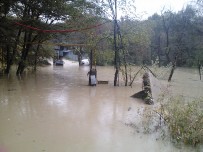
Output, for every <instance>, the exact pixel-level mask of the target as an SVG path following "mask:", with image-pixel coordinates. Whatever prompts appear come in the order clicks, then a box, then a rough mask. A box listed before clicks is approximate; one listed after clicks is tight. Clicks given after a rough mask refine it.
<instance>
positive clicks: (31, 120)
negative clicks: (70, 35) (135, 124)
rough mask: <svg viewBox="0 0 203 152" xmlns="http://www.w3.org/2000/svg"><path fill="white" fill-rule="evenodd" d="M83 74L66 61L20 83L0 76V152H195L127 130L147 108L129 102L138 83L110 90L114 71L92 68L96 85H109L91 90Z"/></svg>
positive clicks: (138, 89)
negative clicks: (101, 81)
mask: <svg viewBox="0 0 203 152" xmlns="http://www.w3.org/2000/svg"><path fill="white" fill-rule="evenodd" d="M88 70H89V67H87V66H84V67H78V64H77V63H72V62H70V61H66V64H65V66H64V67H53V66H49V67H44V68H41V69H40V70H39V71H38V72H37V74H27V75H24V76H22V77H21V78H19V77H16V76H15V75H14V74H13V75H10V76H9V77H7V76H2V77H0V152H131V151H140V152H149V151H150V152H172V151H174V152H176V151H177V152H179V151H188V152H189V151H193V150H194V151H195V149H193V148H190V147H182V148H177V147H175V146H174V145H173V144H172V143H171V142H170V141H169V140H160V139H157V137H156V136H155V135H154V134H143V133H140V132H137V131H135V129H134V128H132V127H130V126H128V125H126V124H128V123H129V122H130V121H136V118H137V111H138V110H139V109H143V108H146V107H147V108H150V106H148V105H145V104H144V103H143V102H142V101H141V100H138V99H134V98H131V97H130V96H131V95H133V94H134V93H135V92H138V91H140V89H141V83H140V80H139V79H137V80H135V83H134V85H133V87H132V88H131V87H125V86H120V87H114V86H113V76H114V69H113V67H97V71H98V73H97V74H98V80H104V81H109V84H100V85H97V86H96V87H90V86H88V85H87V84H88V77H87V72H88ZM179 72H180V71H179ZM140 127H142V126H140ZM200 151H201V149H200Z"/></svg>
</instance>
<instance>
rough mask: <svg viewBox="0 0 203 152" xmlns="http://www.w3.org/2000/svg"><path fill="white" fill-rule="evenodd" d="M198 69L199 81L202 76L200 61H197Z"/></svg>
mask: <svg viewBox="0 0 203 152" xmlns="http://www.w3.org/2000/svg"><path fill="white" fill-rule="evenodd" d="M198 69H199V78H200V80H201V79H202V74H201V69H202V66H201V63H200V61H198Z"/></svg>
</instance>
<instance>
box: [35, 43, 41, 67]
mask: <svg viewBox="0 0 203 152" xmlns="http://www.w3.org/2000/svg"><path fill="white" fill-rule="evenodd" d="M39 47H40V41H39V42H38V44H37V49H36V51H35V63H34V71H37V58H38V52H39Z"/></svg>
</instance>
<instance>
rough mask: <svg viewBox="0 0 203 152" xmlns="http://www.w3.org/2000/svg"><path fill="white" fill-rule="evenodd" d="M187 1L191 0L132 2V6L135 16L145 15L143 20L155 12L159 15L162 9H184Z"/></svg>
mask: <svg viewBox="0 0 203 152" xmlns="http://www.w3.org/2000/svg"><path fill="white" fill-rule="evenodd" d="M189 1H191V0H134V2H133V4H134V6H135V7H136V14H146V15H144V16H143V18H147V17H148V16H151V15H153V14H154V13H155V12H157V13H158V14H160V12H161V10H162V9H163V8H166V9H170V10H171V11H173V12H177V11H179V10H181V9H182V8H183V7H185V6H186V5H187V4H188V3H189ZM118 15H120V14H118Z"/></svg>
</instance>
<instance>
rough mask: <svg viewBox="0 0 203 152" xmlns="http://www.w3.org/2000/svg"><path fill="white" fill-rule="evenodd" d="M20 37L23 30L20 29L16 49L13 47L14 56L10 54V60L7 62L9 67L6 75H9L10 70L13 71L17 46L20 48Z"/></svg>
mask: <svg viewBox="0 0 203 152" xmlns="http://www.w3.org/2000/svg"><path fill="white" fill-rule="evenodd" d="M20 35H21V29H19V31H18V35H17V37H16V40H15V44H14V47H13V52H12V54H10V56H9V60H7V67H6V73H7V74H9V72H10V69H11V65H12V64H13V61H14V59H15V57H16V52H17V46H18V43H19V39H20Z"/></svg>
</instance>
